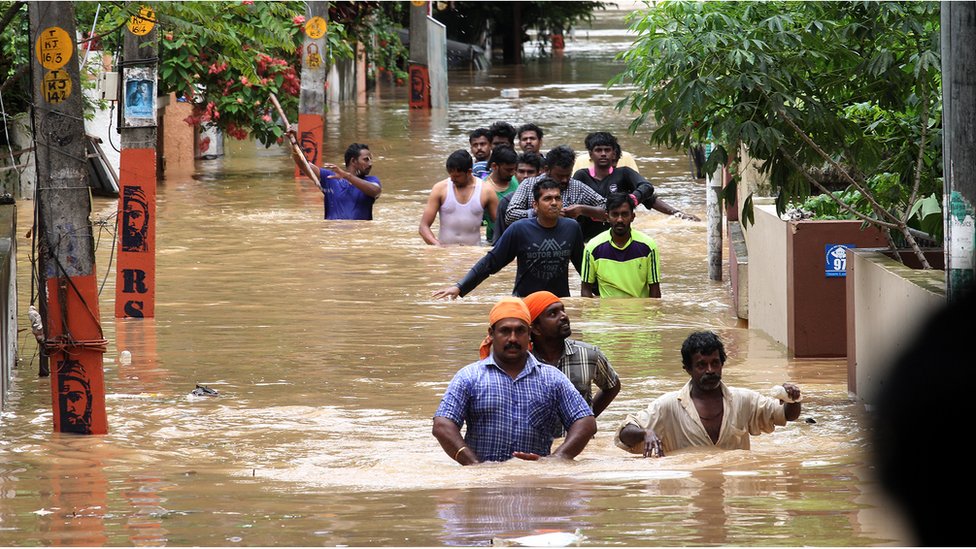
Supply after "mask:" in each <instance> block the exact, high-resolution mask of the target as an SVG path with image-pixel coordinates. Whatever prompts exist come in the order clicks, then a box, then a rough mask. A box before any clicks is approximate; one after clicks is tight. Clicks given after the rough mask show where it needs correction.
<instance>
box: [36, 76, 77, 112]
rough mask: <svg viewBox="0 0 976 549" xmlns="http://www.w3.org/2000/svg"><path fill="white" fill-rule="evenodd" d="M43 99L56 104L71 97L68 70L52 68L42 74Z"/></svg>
mask: <svg viewBox="0 0 976 549" xmlns="http://www.w3.org/2000/svg"><path fill="white" fill-rule="evenodd" d="M42 93H43V96H44V100H45V101H47V102H48V103H51V104H52V105H57V104H58V103H61V102H62V101H65V100H67V99H68V98H69V97H71V76H70V75H69V74H68V71H62V70H53V71H50V72H48V73H47V74H45V75H44V84H43V87H42Z"/></svg>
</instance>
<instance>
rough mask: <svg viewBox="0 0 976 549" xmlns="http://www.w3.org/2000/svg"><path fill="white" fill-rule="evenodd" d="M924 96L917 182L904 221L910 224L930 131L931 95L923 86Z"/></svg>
mask: <svg viewBox="0 0 976 549" xmlns="http://www.w3.org/2000/svg"><path fill="white" fill-rule="evenodd" d="M922 89H923V90H924V92H925V93H924V95H923V96H922V97H921V100H922V137H921V139H920V140H919V143H918V159H917V160H916V161H915V181H913V182H912V195H911V197H910V198H909V199H908V206H907V207H906V208H905V216H904V219H902V221H903V222H904V223H908V216H909V214H911V211H912V206H914V205H915V199H916V198H918V188H919V187H920V186H921V184H922V164H923V160H924V158H925V138H926V137H928V129H929V93H928V91H929V90H928V87H927V86H923V87H922Z"/></svg>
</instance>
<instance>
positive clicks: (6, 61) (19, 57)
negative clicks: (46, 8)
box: [0, 1, 30, 115]
mask: <svg viewBox="0 0 976 549" xmlns="http://www.w3.org/2000/svg"><path fill="white" fill-rule="evenodd" d="M13 4H14V2H8V1H0V16H2V15H3V14H5V13H7V10H8V9H10V7H11V6H12V5H13ZM27 41H28V36H27V6H21V7H20V9H19V11H18V12H17V15H15V16H14V18H13V19H12V20H11V21H10V23H9V24H8V25H7V28H5V29H4V30H3V33H2V34H0V85H3V83H4V82H6V81H7V79H8V78H12V77H13V76H14V74H15V73H16V72H17V69H19V68H20V67H23V66H24V65H26V64H27V63H29V62H30V59H29V58H28V57H27V56H28V55H29V51H30V47H29V46H28V44H27ZM29 82H30V79H29V78H24V79H23V80H22V81H20V82H18V83H17V85H13V84H11V85H10V86H9V87H8V88H7V89H6V90H4V93H3V105H4V107H5V108H6V111H7V114H11V115H12V114H14V113H18V112H24V111H26V110H27V105H28V104H29V98H30V87H29Z"/></svg>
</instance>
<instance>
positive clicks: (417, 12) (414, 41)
mask: <svg viewBox="0 0 976 549" xmlns="http://www.w3.org/2000/svg"><path fill="white" fill-rule="evenodd" d="M429 13H430V2H425V1H420V0H413V1H411V2H410V60H409V68H408V72H409V76H410V95H409V104H410V108H411V109H430V72H429V65H430V64H429V59H428V57H427V51H428V50H427V15H428V14H429Z"/></svg>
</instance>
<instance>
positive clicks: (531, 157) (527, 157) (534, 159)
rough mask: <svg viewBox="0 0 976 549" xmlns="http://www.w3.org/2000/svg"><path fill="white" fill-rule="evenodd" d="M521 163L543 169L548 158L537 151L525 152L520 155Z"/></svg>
mask: <svg viewBox="0 0 976 549" xmlns="http://www.w3.org/2000/svg"><path fill="white" fill-rule="evenodd" d="M518 163H519V164H528V165H530V166H532V167H533V168H535V169H536V170H538V171H540V172H541V171H542V168H544V167H545V165H546V159H545V158H542V155H541V154H539V153H536V152H524V153H522V154H520V155H519V157H518Z"/></svg>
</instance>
